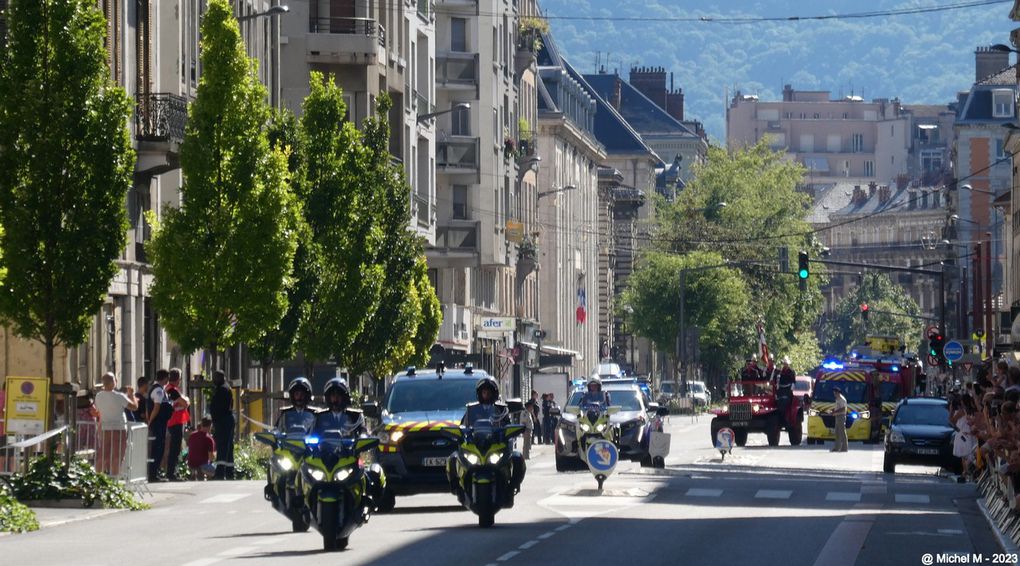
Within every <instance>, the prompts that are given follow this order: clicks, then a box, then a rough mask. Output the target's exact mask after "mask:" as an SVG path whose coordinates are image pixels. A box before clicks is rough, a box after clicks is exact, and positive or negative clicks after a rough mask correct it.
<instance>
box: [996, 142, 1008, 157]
mask: <svg viewBox="0 0 1020 566" xmlns="http://www.w3.org/2000/svg"><path fill="white" fill-rule="evenodd" d="M1005 158H1006V148H1005V145H1004V144H1003V143H1002V140H995V159H997V160H998V159H1005Z"/></svg>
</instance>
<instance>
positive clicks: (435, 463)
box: [422, 456, 446, 468]
mask: <svg viewBox="0 0 1020 566" xmlns="http://www.w3.org/2000/svg"><path fill="white" fill-rule="evenodd" d="M422 465H423V466H428V467H436V468H441V467H443V466H445V465H446V457H444V456H436V457H433V458H422Z"/></svg>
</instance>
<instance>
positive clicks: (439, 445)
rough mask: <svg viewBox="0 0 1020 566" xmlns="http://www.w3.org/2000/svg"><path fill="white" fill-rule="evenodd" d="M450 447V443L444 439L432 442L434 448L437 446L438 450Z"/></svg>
mask: <svg viewBox="0 0 1020 566" xmlns="http://www.w3.org/2000/svg"><path fill="white" fill-rule="evenodd" d="M449 445H450V441H449V440H446V439H443V438H440V439H439V440H433V441H432V446H435V447H436V448H442V447H444V446H449Z"/></svg>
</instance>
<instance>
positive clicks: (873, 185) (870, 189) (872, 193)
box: [868, 181, 878, 198]
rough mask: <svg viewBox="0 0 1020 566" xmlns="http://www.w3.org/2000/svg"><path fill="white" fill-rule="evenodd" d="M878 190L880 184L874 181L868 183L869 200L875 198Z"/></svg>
mask: <svg viewBox="0 0 1020 566" xmlns="http://www.w3.org/2000/svg"><path fill="white" fill-rule="evenodd" d="M876 190H878V183H876V182H874V181H872V182H870V183H868V198H872V197H874V196H875V191H876Z"/></svg>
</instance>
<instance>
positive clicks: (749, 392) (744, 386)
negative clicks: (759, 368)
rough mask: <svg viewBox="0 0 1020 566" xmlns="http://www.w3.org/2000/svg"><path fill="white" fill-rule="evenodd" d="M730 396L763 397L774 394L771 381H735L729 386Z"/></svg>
mask: <svg viewBox="0 0 1020 566" xmlns="http://www.w3.org/2000/svg"><path fill="white" fill-rule="evenodd" d="M727 391H729V396H730V397H763V396H768V395H772V382H770V381H734V382H732V383H730V384H729V387H728V388H727Z"/></svg>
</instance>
